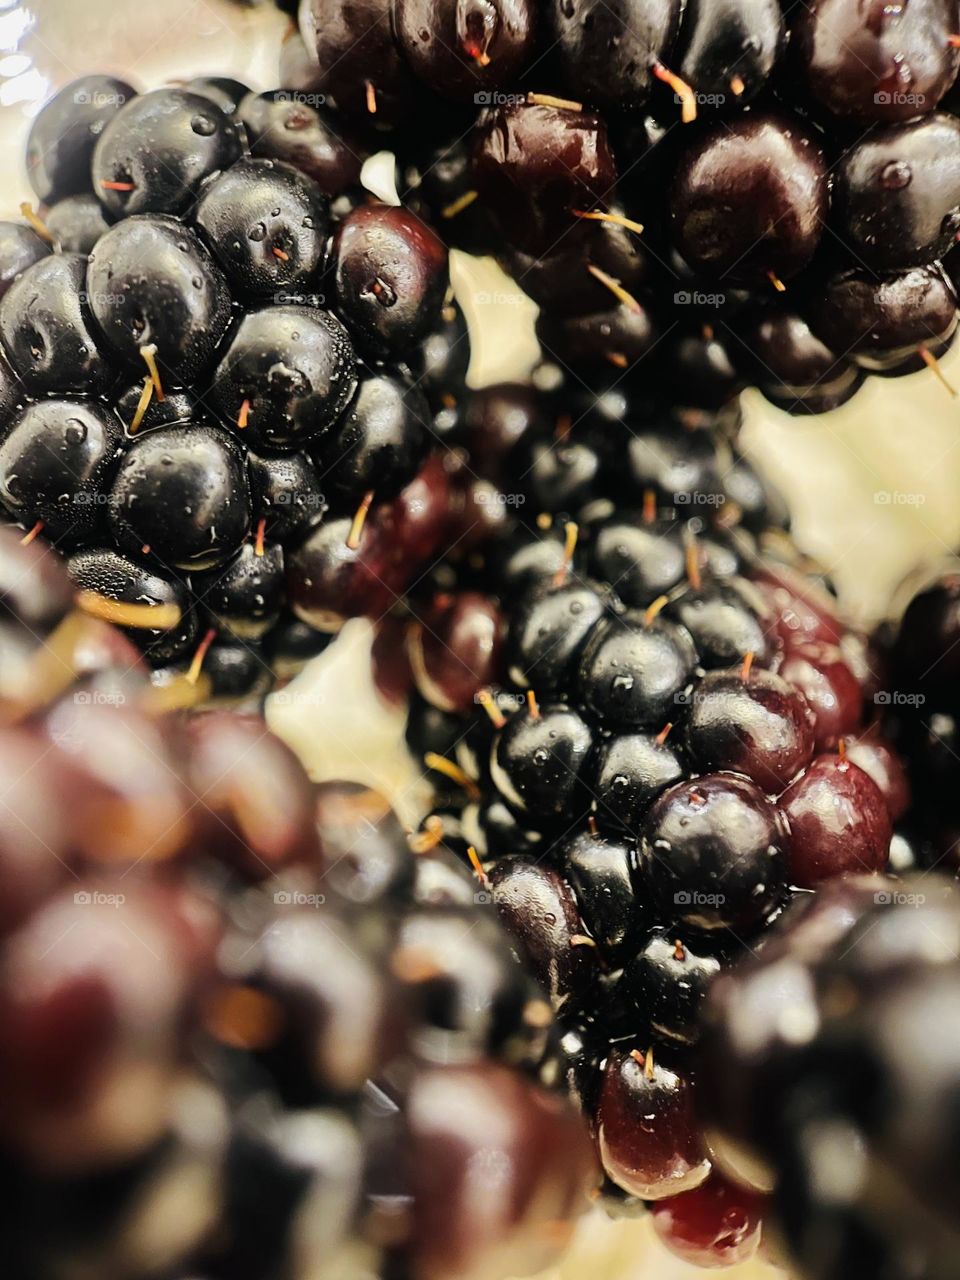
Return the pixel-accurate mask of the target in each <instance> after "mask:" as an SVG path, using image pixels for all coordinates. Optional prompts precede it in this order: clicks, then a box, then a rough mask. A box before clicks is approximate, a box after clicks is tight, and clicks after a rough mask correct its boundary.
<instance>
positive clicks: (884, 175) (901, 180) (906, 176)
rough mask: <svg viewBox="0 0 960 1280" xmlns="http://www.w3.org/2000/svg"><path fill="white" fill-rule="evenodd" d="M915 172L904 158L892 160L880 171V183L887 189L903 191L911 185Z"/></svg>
mask: <svg viewBox="0 0 960 1280" xmlns="http://www.w3.org/2000/svg"><path fill="white" fill-rule="evenodd" d="M912 178H913V172H912V170H911V168H910V166H909V165H908V164H906V163H905V162H904V161H903V160H891V161H890V163H889V164H887V165H884V167H883V169H882V171H881V173H880V185H881V186H882V187H883V189H884V190H885V191H902V190H903V188H904V187H908V186H909V185H910V181H911V179H912Z"/></svg>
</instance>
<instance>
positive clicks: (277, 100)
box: [237, 90, 365, 197]
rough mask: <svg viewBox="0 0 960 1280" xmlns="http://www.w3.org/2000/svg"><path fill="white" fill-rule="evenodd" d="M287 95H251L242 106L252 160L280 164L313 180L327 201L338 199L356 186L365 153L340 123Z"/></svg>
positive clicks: (299, 97)
mask: <svg viewBox="0 0 960 1280" xmlns="http://www.w3.org/2000/svg"><path fill="white" fill-rule="evenodd" d="M301 98H302V95H299V94H296V93H292V94H291V93H285V92H283V91H282V90H278V91H276V92H274V93H262V94H253V93H251V94H249V95H248V97H246V98H244V99H243V101H242V103H241V104H240V108H239V110H238V112H237V115H238V118H239V120H240V121H241V123H242V124H243V126H244V129H245V130H246V134H247V141H248V143H249V146H250V154H251V155H253V156H258V157H262V158H263V159H265V160H279V161H282V162H283V163H285V164H292V165H293V166H294V168H295V169H299V170H300V172H301V173H304V174H306V176H307V177H308V178H312V179H313V181H314V182H315V183H316V184H317V186H318V187H319V188H320V190H321V191H322V192H323V194H324V195H326V196H331V197H332V196H337V195H339V194H340V193H341V192H344V191H347V190H348V189H349V188H351V187H353V186H355V185H356V184H357V182H359V180H360V169H361V167H362V165H363V159H364V154H365V151H364V148H363V147H362V146H361V145H360V144H359V142H358V141H357V140H356V138H354V137H353V136H352V134H351V133H350V131H349V130H345V129H344V128H343V127H342V126H341V123H340V121H339V120H338V119H336V118H335V117H334V116H333V115H331V114H330V113H328V112H321V111H319V110H317V109H316V108H314V107H312V106H310V105H309V103H307V102H305V101H302V100H301Z"/></svg>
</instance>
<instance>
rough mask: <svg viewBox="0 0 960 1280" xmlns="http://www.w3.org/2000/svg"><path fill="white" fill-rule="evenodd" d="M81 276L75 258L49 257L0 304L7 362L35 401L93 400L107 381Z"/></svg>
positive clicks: (68, 255) (26, 274) (105, 362)
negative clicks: (54, 397) (65, 396)
mask: <svg viewBox="0 0 960 1280" xmlns="http://www.w3.org/2000/svg"><path fill="white" fill-rule="evenodd" d="M87 274H88V273H87V266H86V262H85V261H84V259H83V258H82V257H81V255H80V254H76V253H65V254H52V255H50V256H49V257H44V258H41V259H40V260H39V261H38V262H36V263H35V264H34V265H33V266H32V267H30V268H28V269H27V270H26V271H25V272H24V273H23V274H22V275H21V276H20V277H19V278H18V279H17V280H15V281H14V282H13V284H11V286H10V287H9V288H8V289H7V291H6V293H5V294H4V296H3V300H2V301H0V337H2V338H3V345H4V347H5V349H6V352H7V356H8V358H9V360H10V362H11V364H12V365H13V368H14V369H15V370H16V372H17V374H18V375H19V376H20V378H21V379H22V380H23V382H24V383H25V385H26V386H27V389H28V390H29V391H31V392H32V393H33V394H35V395H43V394H50V393H54V392H61V393H69V392H80V393H85V394H91V395H95V394H96V393H97V392H100V391H103V390H104V389H105V388H106V386H107V384H108V382H109V380H110V378H111V373H112V371H111V369H110V365H109V363H108V360H107V359H106V358H105V356H104V355H103V353H102V352H101V351H100V349H99V348H98V346H97V335H96V331H95V328H94V326H93V324H92V322H91V320H90V313H91V311H95V305H94V303H93V300H92V297H91V294H90V293H89V292H88V289H89V287H90V286H89V283H88V281H87Z"/></svg>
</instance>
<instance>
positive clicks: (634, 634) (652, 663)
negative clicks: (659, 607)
mask: <svg viewBox="0 0 960 1280" xmlns="http://www.w3.org/2000/svg"><path fill="white" fill-rule="evenodd" d="M696 666H697V652H696V649H695V648H694V646H693V643H692V642H691V639H690V636H689V635H688V634H687V632H686V631H685V630H684V629H683V628H682V627H677V626H675V625H674V624H673V623H670V622H665V621H664V620H663V619H661V618H656V619H654V620H653V621H652V622H649V623H648V622H646V621H645V620H644V619H643V617H642V616H639V615H636V614H633V615H630V616H629V617H627V618H623V619H620V618H617V619H611V620H610V621H608V622H605V623H604V624H603V625H602V626H600V627H597V628H596V630H595V631H594V633H593V635H592V636H591V638H590V640H589V641H588V642H587V646H586V648H585V650H584V652H583V656H582V657H581V659H580V670H579V674H578V689H579V693H580V698H581V699H582V701H583V704H584V705H585V706H587V707H588V708H589V709H590V711H591V712H592V713H593V714H594V715H595V716H597V717H598V718H599V719H600V720H601V721H602V722H603V724H604V725H605V726H607V727H608V728H612V729H620V730H624V731H626V730H634V729H638V728H646V729H653V730H654V731H657V730H660V729H662V728H663V726H664V725H665V724H667V723H669V722H670V721H671V720H674V719H675V718H676V714H677V709H678V705H682V697H683V692H684V690H685V689H686V687H687V685H688V684H689V682H690V680H691V679H692V677H693V674H694V670H695V668H696ZM678 698H679V699H680V700H681V701H680V703H678Z"/></svg>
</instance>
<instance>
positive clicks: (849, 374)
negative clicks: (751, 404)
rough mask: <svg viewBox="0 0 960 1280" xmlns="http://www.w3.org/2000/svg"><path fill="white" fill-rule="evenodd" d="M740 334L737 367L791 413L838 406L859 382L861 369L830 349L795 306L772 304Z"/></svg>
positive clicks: (746, 323) (752, 318) (809, 411)
mask: <svg viewBox="0 0 960 1280" xmlns="http://www.w3.org/2000/svg"><path fill="white" fill-rule="evenodd" d="M740 336H741V339H742V346H741V348H740V349H739V353H738V354H739V356H740V359H739V362H738V363H739V365H740V367H741V369H743V370H744V371H745V372H746V373H747V374H748V375H749V376H750V377H751V378H753V379H755V380H756V384H757V386H758V387H759V388H760V390H761V391H762V392H763V394H764V395H765V396H766V397H767V399H768V400H771V401H772V402H773V403H774V404H775V405H778V406H780V407H781V408H784V409H786V410H787V411H788V412H789V413H823V412H825V411H827V410H829V409H836V408H838V407H839V406H840V405H842V404H845V403H846V402H847V401H848V400H849V399H850V398H851V396H854V395H856V393H857V391H858V390H859V389H860V385H861V383H862V382H863V371H862V370H861V369H859V368H858V367H857V366H856V365H855V364H854V363H853V361H851V360H850V359H848V358H847V356H846V355H838V354H837V353H836V352H835V351H833V350H831V348H830V347H828V346H827V345H826V344H825V343H824V342H822V341H821V340H820V338H818V337H817V336H816V335H815V334H814V333H813V332H812V331H811V329H810V326H809V324H808V323H807V321H806V320H805V319H803V317H802V316H799V315H798V314H797V313H796V312H794V311H790V310H779V309H778V310H774V309H770V310H765V311H762V312H760V313H759V314H757V315H756V316H751V317H749V318H748V319H747V320H746V322H745V324H744V327H743V329H742V331H741V334H740Z"/></svg>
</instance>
